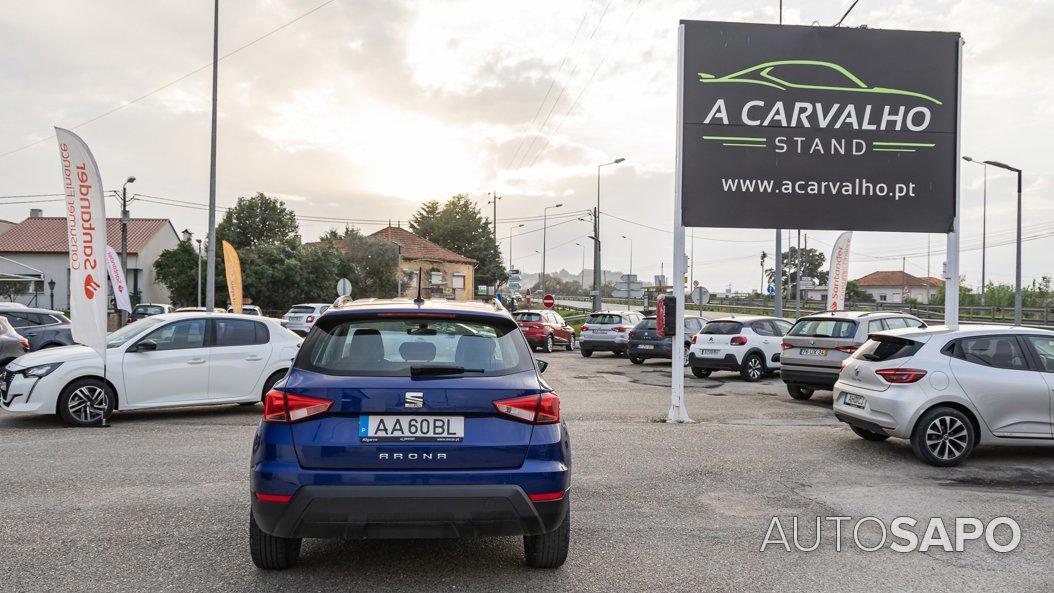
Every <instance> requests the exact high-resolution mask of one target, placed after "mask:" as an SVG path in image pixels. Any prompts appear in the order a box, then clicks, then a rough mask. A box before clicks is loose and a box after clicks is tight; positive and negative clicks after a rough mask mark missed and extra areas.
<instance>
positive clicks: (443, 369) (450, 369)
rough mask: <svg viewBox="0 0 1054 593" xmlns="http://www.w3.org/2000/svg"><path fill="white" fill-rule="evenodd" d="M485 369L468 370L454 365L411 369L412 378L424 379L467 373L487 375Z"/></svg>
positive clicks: (415, 366) (416, 366)
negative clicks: (430, 376)
mask: <svg viewBox="0 0 1054 593" xmlns="http://www.w3.org/2000/svg"><path fill="white" fill-rule="evenodd" d="M485 372H486V371H485V370H483V369H466V368H465V367H461V366H454V365H428V366H418V365H414V366H411V367H410V376H411V377H424V376H428V375H463V374H465V373H485Z"/></svg>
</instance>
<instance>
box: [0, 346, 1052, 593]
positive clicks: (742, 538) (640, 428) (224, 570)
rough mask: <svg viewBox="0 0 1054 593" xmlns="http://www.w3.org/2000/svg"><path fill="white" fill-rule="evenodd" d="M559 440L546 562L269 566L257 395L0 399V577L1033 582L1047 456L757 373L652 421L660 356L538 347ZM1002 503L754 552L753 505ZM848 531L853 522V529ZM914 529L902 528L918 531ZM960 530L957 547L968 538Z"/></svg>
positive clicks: (479, 583)
mask: <svg viewBox="0 0 1054 593" xmlns="http://www.w3.org/2000/svg"><path fill="white" fill-rule="evenodd" d="M537 356H538V358H540V359H543V360H547V361H549V362H550V363H551V366H550V367H549V369H548V371H547V372H546V374H545V377H546V379H547V380H548V381H550V383H551V384H552V385H553V386H554V387H555V388H556V389H557V391H558V392H559V393H560V394H561V395H562V398H563V413H564V415H565V417H566V419H567V423H568V427H569V430H570V431H571V438H572V439H573V441H574V469H573V471H574V477H573V482H572V483H573V487H572V496H573V500H574V506H573V523H572V548H571V555H570V557H569V559H568V562H567V564H566V565H565V566H564V567H563V568H562V569H560V570H556V571H537V570H530V569H528V568H527V567H526V566H524V565H523V561H522V550H521V543H520V540H519V539H518V538H507V539H480V540H468V541H463V542H456V541H438V542H435V541H412V542H402V541H371V542H355V541H343V542H342V541H324V540H307V541H305V543H304V550H303V553H302V556H301V563H300V564H299V565H298V566H297V567H296V568H294V569H293V570H290V571H287V572H284V573H265V572H262V571H258V570H256V569H255V568H254V567H253V565H252V562H251V561H250V560H249V555H248V549H247V546H246V543H245V540H246V537H245V533H246V531H247V528H248V525H247V524H248V509H249V498H248V483H247V479H248V462H249V461H248V460H249V452H250V450H249V449H250V445H251V441H252V436H253V432H254V430H255V426H256V424H257V422H258V419H259V415H260V412H261V409H260V408H259V407H258V406H257V407H251V408H244V407H237V406H231V407H223V408H197V409H180V410H168V411H157V412H132V413H127V414H116V415H115V416H114V418H113V426H112V427H111V428H105V429H101V428H96V429H69V428H62V427H61V426H60V425H59V424H58V423H57V422H56V421H55V420H54V419H52V418H48V417H28V418H27V417H15V416H12V415H10V414H3V415H0V455H2V458H3V461H2V462H0V484H2V485H3V487H2V492H3V496H2V497H0V554H2V557H3V559H4V563H3V568H2V569H0V570H2V571H3V572H2V574H0V583H3V589H4V590H10V591H51V590H71V591H72V590H98V589H100V588H106V589H107V590H115V591H164V590H171V591H206V590H210V591H211V590H225V591H250V590H251V591H301V590H303V591H315V590H326V591H330V590H335V591H339V590H349V591H351V590H365V589H369V590H371V591H439V590H451V591H494V590H498V589H500V590H507V591H527V590H530V591H543V590H575V591H616V590H625V591H633V590H663V591H671V590H672V591H697V590H700V589H701V588H703V587H705V588H706V589H709V590H717V591H732V590H737V591H752V590H794V591H801V590H819V591H824V590H832V591H833V590H839V591H841V590H873V589H875V588H879V587H880V588H887V587H889V586H895V587H896V588H898V589H907V590H921V589H924V588H925V589H928V590H952V589H956V590H978V591H980V590H986V591H992V590H1005V589H1009V588H1010V587H1011V586H1012V585H1013V586H1014V587H1016V588H1022V589H1038V590H1044V589H1050V588H1051V587H1054V576H1051V574H1050V571H1049V560H1050V558H1051V556H1052V554H1054V545H1052V544H1051V541H1050V537H1049V536H1050V533H1051V532H1052V529H1054V504H1052V503H1054V500H1052V499H1054V453H1052V451H1051V450H1050V449H1034V448H1026V449H1016V448H1014V449H1011V448H1008V449H997V448H990V447H980V448H978V450H977V451H976V452H975V453H974V455H973V456H972V457H971V458H970V459H968V460H967V461H966V462H965V463H964V465H963V466H961V467H958V468H951V469H940V468H934V467H929V466H925V465H923V464H921V463H920V462H918V461H917V460H916V459H915V457H914V456H913V455H912V453H911V450H910V447H909V446H908V444H907V443H906V442H903V441H891V442H885V443H871V442H866V441H864V440H862V439H860V438H858V437H856V436H855V435H853V434H852V433H851V432H850V431H849V430H848V428H846V427H845V426H844V425H841V424H840V423H838V422H837V421H836V420H835V419H834V417H833V415H832V413H831V409H830V407H831V398H830V393H829V392H820V393H818V394H817V395H815V396H814V397H813V399H812V400H810V401H806V402H797V401H793V400H791V399H790V397H789V396H788V395H787V394H786V391H785V389H784V386H783V383H782V382H781V381H780V380H779V378H778V377H775V378H766V379H763V380H762V381H761V382H759V383H754V384H748V383H745V382H743V381H742V380H740V379H739V378H738V375H736V374H733V373H728V372H718V373H715V374H714V375H713V376H712V377H711V378H710V379H696V378H694V377H691V376H690V375H689V376H688V377H687V378H686V380H685V382H686V385H687V401H688V409H689V411H690V413H691V415H692V416H693V418H695V419H696V420H697V421H698V423H697V424H694V425H666V424H663V423H659V422H655V421H654V419H656V418H657V417H660V416H664V415H665V412H666V409H667V407H668V403H669V388H668V385H669V380H670V379H669V363H668V362H666V361H658V360H655V361H648V362H647V363H646V364H644V365H641V366H636V365H632V364H630V363H629V361H628V360H626V359H624V358H614V357H613V356H611V355H609V354H606V353H598V354H595V355H594V356H593V357H592V358H590V359H584V358H582V357H581V356H580V355H579V354H578V353H577V352H573V353H572V352H562V351H558V352H554V353H552V354H538V355H537ZM774 515H776V516H779V517H780V518H781V522H782V524H783V525H784V526H785V527H787V526H789V525H790V522H791V517H793V516H798V517H799V518H800V520H801V521H803V522H804V523H805V524H809V527H807V528H803V530H804V532H805V536H804V537H803V538H802V543H803V544H805V543H806V540H810V541H811V537H812V534H813V527H812V523H813V522H814V521H815V518H816V517H817V516H819V517H829V516H849V517H854V518H861V517H865V516H876V517H879V518H881V519H885V520H886V522H887V524H888V521H889V520H891V519H892V518H894V517H897V516H912V517H916V518H918V519H920V520H922V521H923V522H925V521H926V520H928V519H929V518H930V517H932V516H939V517H944V518H945V522H946V524H948V525H951V524H952V521H951V518H953V517H956V516H975V517H978V518H980V519H982V520H988V519H990V518H993V517H996V516H1001V515H1007V516H1010V517H1013V518H1014V519H1015V520H1016V521H1017V522H1018V523H1019V524H1020V526H1021V530H1022V542H1021V545H1020V547H1019V548H1018V549H1017V550H1016V551H1014V552H1010V553H1007V554H997V553H994V552H990V551H983V550H981V549H980V547H979V546H975V547H968V548H967V551H966V552H964V553H954V552H953V553H948V552H943V551H940V550H931V551H929V552H927V553H921V552H911V553H904V554H900V553H895V552H892V551H890V550H888V548H886V549H883V550H880V551H877V552H873V553H866V552H862V551H860V550H858V549H856V547H855V545H854V544H853V543H852V539H851V535H850V536H848V537H847V536H844V535H843V538H842V543H843V550H842V551H841V552H837V551H835V550H834V543H833V540H834V537H833V530H828V529H827V528H826V527H825V530H824V532H823V533H824V541H823V543H822V545H821V546H820V549H818V550H816V551H814V552H798V551H794V552H785V551H784V550H783V549H782V548H781V547H780V546H770V547H769V548H768V549H767V550H766V551H765V552H760V551H759V548H760V547H761V544H762V541H763V540H764V538H765V534H766V532H767V529H768V526H769V523H770V521H771V518H772V516H774ZM861 533H862V538H863V539H866V540H867V543H870V542H873V541H875V537H874V534H875V532H874V531H872V530H870V528H869V527H865V528H863V529H862V532H861ZM919 535H920V536H921V535H922V533H921V532H920V533H919ZM974 543H977V542H974Z"/></svg>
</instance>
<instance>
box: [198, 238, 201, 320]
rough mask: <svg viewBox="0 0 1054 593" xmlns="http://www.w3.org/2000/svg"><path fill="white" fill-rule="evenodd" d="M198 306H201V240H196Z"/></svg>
mask: <svg viewBox="0 0 1054 593" xmlns="http://www.w3.org/2000/svg"><path fill="white" fill-rule="evenodd" d="M198 306H199V307H200V306H201V239H198Z"/></svg>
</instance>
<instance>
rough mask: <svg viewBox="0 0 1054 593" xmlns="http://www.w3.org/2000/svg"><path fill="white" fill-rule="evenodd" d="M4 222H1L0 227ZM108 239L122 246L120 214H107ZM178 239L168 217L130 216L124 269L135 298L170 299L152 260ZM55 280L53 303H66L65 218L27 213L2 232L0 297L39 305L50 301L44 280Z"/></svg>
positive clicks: (137, 300) (118, 247) (138, 300)
mask: <svg viewBox="0 0 1054 593" xmlns="http://www.w3.org/2000/svg"><path fill="white" fill-rule="evenodd" d="M2 228H3V224H2V223H0V229H2ZM106 240H107V242H108V243H109V244H110V246H111V247H113V248H114V249H115V250H116V251H117V253H118V254H120V252H121V220H120V219H118V218H107V219H106ZM178 243H179V236H178V235H177V234H176V230H175V228H173V227H172V223H171V222H170V221H169V220H168V219H167V218H133V219H131V220H129V221H128V271H127V273H126V280H127V282H128V288H129V290H130V293H131V297H132V304H133V305H134V304H136V303H168V302H169V298H168V291H167V290H165V287H164V286H162V285H161V284H159V283H158V282H157V281H156V279H155V278H154V262H155V261H157V258H158V256H159V255H160V254H161V252H162V251H164V250H166V249H171V248H173V247H175V246H176V245H177V244H178ZM51 281H54V282H55V303H54V306H55V308H56V309H69V242H68V239H67V238H66V218H65V217H61V218H60V217H54V216H40V215H39V210H37V211H34V212H31V214H30V217H29V218H27V219H25V220H23V221H22V222H20V223H18V224H13V225H11V226H10V227H9V228H8V229H7V230H6V231H3V232H2V234H0V285H2V286H3V289H4V294H0V300H5V301H6V300H8V299H9V298H11V299H12V300H15V301H17V302H21V303H25V304H27V305H35V306H39V307H50V306H51V291H50V289H49V286H48V283H49V282H51Z"/></svg>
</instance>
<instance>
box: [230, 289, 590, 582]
mask: <svg viewBox="0 0 1054 593" xmlns="http://www.w3.org/2000/svg"><path fill="white" fill-rule="evenodd" d="M545 366H546V364H545V363H544V362H541V361H539V362H535V360H534V358H533V356H532V355H531V351H530V348H529V347H528V345H527V341H526V340H525V338H524V336H523V334H522V333H521V332H520V330H519V328H518V327H517V325H516V321H515V320H514V319H513V318H512V316H511V315H509V313H508V312H507V311H506V310H505V309H504V308H502V306H501V305H500V303H497V302H492V303H451V302H448V301H442V300H436V301H425V300H421V299H416V300H409V299H392V300H378V299H362V300H358V301H354V302H351V303H348V304H346V305H342V306H338V307H334V308H332V309H330V310H329V311H328V312H327V313H326V315H325V316H323V317H320V318H319V319H318V321H317V322H316V323H315V326H314V327H313V328H312V329H311V332H310V333H309V334H308V336H307V338H306V339H305V340H304V343H303V345H302V346H301V348H300V351H299V353H298V355H297V357H296V360H295V361H294V363H293V367H292V368H291V369H290V371H289V374H288V376H287V377H286V378H285V380H284V381H281V382H279V383H278V384H277V385H276V386H275V387H274V389H272V390H271V391H270V392H268V393H267V395H266V397H265V401H264V417H263V420H262V421H261V423H260V427H259V429H258V430H257V432H256V438H255V439H254V440H253V452H252V464H251V472H250V482H251V490H252V494H251V501H252V514H251V517H250V522H249V544H250V550H251V553H252V559H253V562H254V563H255V564H256V565H257V566H258V567H260V568H264V569H284V568H289V567H291V566H293V565H294V564H296V561H297V558H298V556H299V554H300V545H301V541H302V539H303V538H355V539H371V538H457V537H467V536H523V546H524V552H525V556H526V561H527V564H528V565H530V566H532V567H537V568H556V567H558V566H560V565H562V564H563V563H564V560H565V559H566V558H567V552H568V548H569V545H570V525H571V516H570V485H571V446H570V441H569V439H568V434H567V427H566V426H565V425H564V423H563V422H562V420H561V418H560V399H559V397H558V396H557V394H556V393H554V392H553V390H552V388H551V387H549V386H548V385H547V384H546V383H545V381H544V380H543V379H542V377H541V372H542V371H544V370H545Z"/></svg>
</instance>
